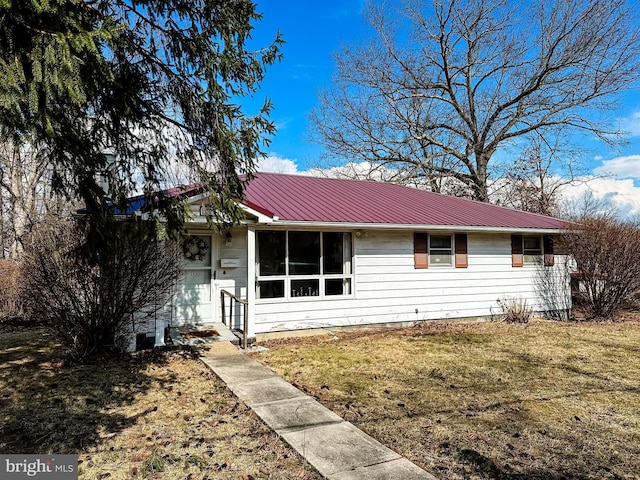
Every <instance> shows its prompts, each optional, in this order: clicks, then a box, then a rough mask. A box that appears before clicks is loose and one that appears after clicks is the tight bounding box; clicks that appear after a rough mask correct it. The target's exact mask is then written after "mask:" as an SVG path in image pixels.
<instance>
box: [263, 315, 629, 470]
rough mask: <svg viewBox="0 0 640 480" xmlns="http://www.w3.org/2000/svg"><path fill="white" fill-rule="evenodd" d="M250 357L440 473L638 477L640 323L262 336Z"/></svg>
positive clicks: (446, 327) (448, 327)
mask: <svg viewBox="0 0 640 480" xmlns="http://www.w3.org/2000/svg"><path fill="white" fill-rule="evenodd" d="M266 345H267V346H268V347H269V351H268V352H266V353H263V354H257V355H256V358H257V359H258V360H259V361H261V362H263V363H265V364H266V365H268V366H269V367H271V368H273V369H274V370H276V371H277V372H279V373H280V374H281V375H283V374H284V372H285V371H286V372H289V375H288V376H287V380H289V381H291V382H292V383H294V384H295V385H297V386H299V387H300V388H302V389H303V390H305V391H307V392H308V393H310V394H312V395H314V396H316V397H317V398H318V399H319V400H320V401H321V402H322V403H323V404H325V405H326V406H327V407H329V408H331V409H333V410H334V411H336V412H337V413H338V414H339V415H341V416H343V417H344V418H345V419H346V420H349V421H351V422H353V423H354V424H356V425H357V426H358V427H360V428H361V429H363V430H364V431H366V432H367V433H369V434H370V435H372V436H373V437H375V438H377V439H378V440H379V441H381V442H382V443H384V444H386V445H387V446H389V447H391V448H393V449H394V450H396V451H397V452H399V453H400V454H402V455H405V456H407V457H408V458H410V459H411V460H412V461H414V462H415V463H417V464H419V465H421V466H422V467H424V468H425V469H426V470H428V471H430V472H431V473H433V474H434V475H436V476H438V477H440V478H501V479H522V478H545V479H560V478H581V479H582V478H584V479H587V478H590V479H591V478H593V479H601V478H640V324H639V323H634V322H626V323H611V324H590V323H582V324H575V323H573V324H569V323H552V322H543V321H536V322H533V323H530V324H528V325H509V324H506V323H485V324H452V325H443V324H432V325H423V326H422V327H420V328H418V327H415V328H408V329H401V330H385V331H378V332H368V333H347V334H339V335H335V336H323V337H311V338H306V339H295V340H290V341H272V342H270V343H267V344H266Z"/></svg>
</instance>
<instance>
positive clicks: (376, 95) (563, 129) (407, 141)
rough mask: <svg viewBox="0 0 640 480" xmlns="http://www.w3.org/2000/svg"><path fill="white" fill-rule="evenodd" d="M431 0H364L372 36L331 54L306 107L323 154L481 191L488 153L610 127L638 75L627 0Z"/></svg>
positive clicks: (611, 133)
mask: <svg viewBox="0 0 640 480" xmlns="http://www.w3.org/2000/svg"><path fill="white" fill-rule="evenodd" d="M427 3H428V2H424V1H421V0H405V1H403V2H402V3H401V4H400V5H399V6H398V8H397V9H395V11H392V8H393V6H396V3H393V5H389V4H387V3H383V4H381V5H377V6H376V5H369V7H368V10H367V12H368V14H367V19H368V21H369V23H370V25H371V26H372V27H373V30H374V32H375V36H374V38H372V39H371V40H370V41H369V42H368V43H366V44H363V45H359V46H356V45H349V46H347V47H346V48H344V49H343V50H342V51H341V52H340V53H339V54H338V55H337V56H336V62H337V72H336V74H335V77H334V81H333V84H332V87H331V88H330V89H328V90H327V91H325V92H323V93H322V94H321V96H320V101H319V107H318V108H317V109H316V110H315V111H314V112H313V113H312V116H311V119H312V125H313V127H312V128H313V130H312V138H313V139H314V140H315V141H317V142H318V143H320V144H322V145H324V146H325V147H326V148H327V151H328V156H330V157H335V158H343V159H346V160H348V161H352V162H355V163H361V162H368V163H369V164H370V165H371V166H372V168H379V166H380V165H382V166H384V167H385V168H387V169H389V170H393V171H395V172H396V180H399V181H402V182H407V181H410V180H411V179H415V178H422V179H423V181H426V183H427V184H428V185H429V186H430V188H431V189H433V190H436V191H442V190H443V189H445V188H446V189H455V188H461V189H462V192H461V193H465V192H467V193H469V194H470V195H471V196H472V197H473V198H476V199H478V200H481V201H489V197H490V191H489V190H490V188H489V186H490V184H491V178H490V177H491V175H495V171H494V170H493V161H492V158H493V156H494V154H495V153H496V152H497V151H498V150H500V149H503V148H505V147H506V146H510V147H514V148H515V147H516V146H517V145H516V144H517V143H518V142H519V141H521V140H522V139H523V138H524V137H526V136H529V135H531V134H535V135H537V136H539V137H540V138H543V139H545V140H546V141H547V142H548V143H549V144H553V143H555V140H554V139H556V138H558V137H559V136H564V137H567V136H568V135H569V134H571V133H575V132H578V133H580V132H581V133H584V134H588V135H591V136H593V135H595V136H597V137H599V138H600V139H602V140H604V141H607V142H614V141H615V140H616V139H617V138H618V134H619V132H618V131H617V130H616V128H615V127H611V126H610V124H609V123H608V119H607V117H606V115H604V113H606V112H607V111H610V110H611V109H612V108H614V107H615V106H616V104H615V100H616V94H617V93H618V92H619V91H620V90H621V89H625V88H629V87H631V86H633V85H634V84H635V83H636V82H637V80H638V78H639V77H640V55H639V53H640V41H639V40H640V34H639V31H638V29H637V23H636V18H637V15H636V13H635V9H633V6H632V5H630V4H629V3H628V2H626V1H624V0H607V1H605V0H562V1H550V2H549V1H544V0H532V1H531V2H518V1H513V0H486V1H477V0H447V1H444V0H433V2H432V4H427ZM390 12H392V13H390ZM441 179H446V181H444V182H440V180H441ZM494 180H495V178H494ZM439 182H440V183H439ZM454 185H457V187H454Z"/></svg>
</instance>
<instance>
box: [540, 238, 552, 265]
mask: <svg viewBox="0 0 640 480" xmlns="http://www.w3.org/2000/svg"><path fill="white" fill-rule="evenodd" d="M543 248H544V266H545V267H553V264H554V263H555V255H554V254H553V237H552V236H551V235H545V236H544V237H543Z"/></svg>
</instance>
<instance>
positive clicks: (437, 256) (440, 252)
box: [429, 235, 453, 266]
mask: <svg viewBox="0 0 640 480" xmlns="http://www.w3.org/2000/svg"><path fill="white" fill-rule="evenodd" d="M452 258H453V242H452V241H451V235H429V263H430V264H431V265H433V266H438V265H452V263H453V262H452Z"/></svg>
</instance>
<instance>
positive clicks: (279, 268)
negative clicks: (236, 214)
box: [256, 231, 287, 276]
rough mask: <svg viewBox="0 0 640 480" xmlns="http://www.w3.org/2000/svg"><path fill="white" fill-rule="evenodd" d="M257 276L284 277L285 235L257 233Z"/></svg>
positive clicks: (280, 233) (269, 232)
mask: <svg viewBox="0 0 640 480" xmlns="http://www.w3.org/2000/svg"><path fill="white" fill-rule="evenodd" d="M256 237H257V238H256V240H257V244H258V259H257V260H258V265H259V266H260V268H259V271H258V275H260V276H268V275H284V274H285V273H286V245H287V242H286V233H285V232H272V231H265V232H257V235H256Z"/></svg>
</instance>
